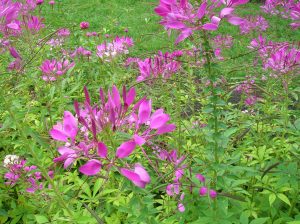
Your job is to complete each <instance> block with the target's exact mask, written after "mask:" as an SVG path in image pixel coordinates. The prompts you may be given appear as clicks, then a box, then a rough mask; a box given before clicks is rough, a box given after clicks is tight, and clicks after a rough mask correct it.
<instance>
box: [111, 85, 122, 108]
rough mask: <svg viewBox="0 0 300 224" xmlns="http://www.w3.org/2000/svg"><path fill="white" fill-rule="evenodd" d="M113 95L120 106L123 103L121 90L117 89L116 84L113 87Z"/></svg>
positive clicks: (116, 103)
mask: <svg viewBox="0 0 300 224" xmlns="http://www.w3.org/2000/svg"><path fill="white" fill-rule="evenodd" d="M112 97H113V101H114V103H115V105H116V106H117V107H119V106H120V105H121V98H120V94H119V90H118V89H117V87H116V86H113V87H112Z"/></svg>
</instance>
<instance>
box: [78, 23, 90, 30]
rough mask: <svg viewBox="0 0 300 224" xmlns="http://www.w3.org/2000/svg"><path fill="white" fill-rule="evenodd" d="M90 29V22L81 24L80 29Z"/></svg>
mask: <svg viewBox="0 0 300 224" xmlns="http://www.w3.org/2000/svg"><path fill="white" fill-rule="evenodd" d="M89 27H90V24H89V22H81V23H80V29H82V30H85V29H88V28H89Z"/></svg>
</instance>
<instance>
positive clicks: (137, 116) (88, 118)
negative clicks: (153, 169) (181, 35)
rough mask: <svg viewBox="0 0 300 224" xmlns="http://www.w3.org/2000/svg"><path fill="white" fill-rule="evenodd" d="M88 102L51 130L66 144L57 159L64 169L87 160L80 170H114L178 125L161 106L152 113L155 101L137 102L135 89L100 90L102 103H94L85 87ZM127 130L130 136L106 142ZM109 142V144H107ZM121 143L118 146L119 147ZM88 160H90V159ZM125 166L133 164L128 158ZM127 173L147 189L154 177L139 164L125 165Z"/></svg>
mask: <svg viewBox="0 0 300 224" xmlns="http://www.w3.org/2000/svg"><path fill="white" fill-rule="evenodd" d="M84 94H85V102H84V103H83V104H79V103H77V102H75V103H74V108H75V112H76V116H74V115H73V114H72V113H71V112H69V111H65V114H64V118H63V121H62V122H58V123H57V124H56V125H54V126H53V128H52V129H51V130H50V135H51V137H52V138H53V139H54V140H56V141H59V142H63V143H64V145H63V146H60V147H58V153H59V154H60V155H59V156H58V157H56V158H55V159H54V162H61V163H63V164H64V168H68V167H69V166H70V165H71V164H73V163H74V162H75V161H78V162H80V161H81V160H84V161H85V163H84V164H83V165H82V166H80V168H79V172H81V173H82V174H84V175H87V176H93V175H97V174H98V173H101V171H102V169H105V168H106V169H107V168H108V169H110V168H111V167H112V166H116V167H117V168H118V169H120V168H119V167H120V165H118V163H119V162H120V160H122V159H124V158H126V157H129V156H130V155H131V154H132V153H133V152H134V150H135V148H136V147H141V146H143V145H144V144H151V139H153V138H154V137H156V136H158V135H162V134H164V133H168V132H172V131H173V130H174V129H175V125H174V124H169V123H168V122H169V120H170V116H169V115H168V114H166V113H164V111H163V109H158V110H156V111H154V112H153V113H152V105H151V100H147V99H146V98H142V99H141V100H139V101H138V102H136V103H134V101H135V96H136V92H135V89H134V88H131V89H129V90H128V91H127V90H126V88H125V87H123V90H122V91H121V92H120V91H119V90H118V89H117V87H116V86H113V87H112V90H111V91H108V93H107V94H105V93H104V91H103V89H100V90H99V102H98V103H95V104H92V102H91V98H90V95H89V92H88V90H87V88H86V87H85V88H84ZM121 132H122V133H124V136H128V137H127V139H126V140H124V138H122V139H121V141H120V139H118V138H117V139H114V141H117V144H112V143H111V141H107V142H103V141H106V140H105V138H104V139H103V138H101V140H100V136H105V135H107V134H108V133H109V135H112V134H114V133H121ZM107 143H108V144H109V145H107ZM116 145H118V146H117V147H115V146H116ZM86 161H87V162H86ZM121 164H122V166H124V164H125V165H126V166H125V167H130V164H127V163H126V160H124V161H122V163H121ZM181 169H182V166H179V167H178V170H177V171H176V172H177V173H178V174H177V175H179V176H180V175H182V171H181ZM120 172H121V174H122V175H123V176H125V177H126V178H128V179H129V180H131V181H132V182H133V183H134V184H135V185H137V186H139V187H142V188H144V187H145V186H146V185H147V184H148V183H150V176H149V174H148V173H147V171H146V170H145V169H144V168H143V167H142V166H141V165H139V164H136V165H135V168H134V170H130V169H127V168H121V169H120Z"/></svg>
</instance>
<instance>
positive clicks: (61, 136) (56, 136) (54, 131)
mask: <svg viewBox="0 0 300 224" xmlns="http://www.w3.org/2000/svg"><path fill="white" fill-rule="evenodd" d="M50 135H51V137H52V138H53V139H55V140H58V141H63V142H67V141H68V137H67V136H66V135H65V134H64V133H63V132H61V131H60V130H57V129H51V130H50Z"/></svg>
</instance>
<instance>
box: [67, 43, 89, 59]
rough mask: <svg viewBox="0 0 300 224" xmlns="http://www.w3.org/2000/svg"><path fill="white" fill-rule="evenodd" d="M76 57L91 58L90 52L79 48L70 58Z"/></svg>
mask: <svg viewBox="0 0 300 224" xmlns="http://www.w3.org/2000/svg"><path fill="white" fill-rule="evenodd" d="M76 56H77V57H78V56H84V57H88V58H89V57H91V56H92V52H91V51H89V50H87V49H85V48H84V47H81V46H80V47H78V48H77V49H76V50H75V51H74V52H73V53H72V54H71V55H70V57H71V58H75V57H76Z"/></svg>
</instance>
